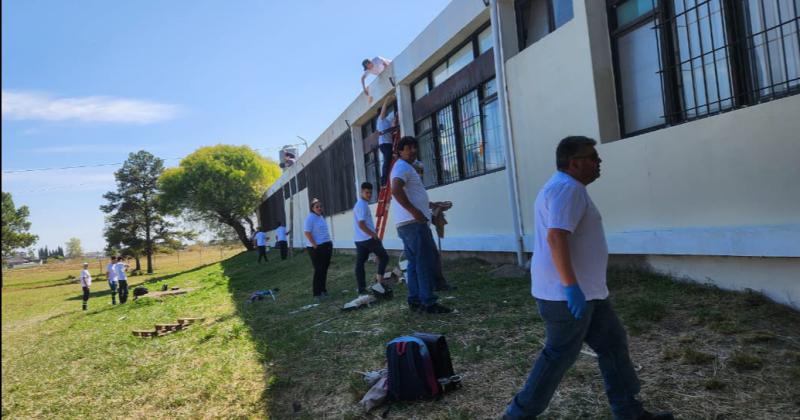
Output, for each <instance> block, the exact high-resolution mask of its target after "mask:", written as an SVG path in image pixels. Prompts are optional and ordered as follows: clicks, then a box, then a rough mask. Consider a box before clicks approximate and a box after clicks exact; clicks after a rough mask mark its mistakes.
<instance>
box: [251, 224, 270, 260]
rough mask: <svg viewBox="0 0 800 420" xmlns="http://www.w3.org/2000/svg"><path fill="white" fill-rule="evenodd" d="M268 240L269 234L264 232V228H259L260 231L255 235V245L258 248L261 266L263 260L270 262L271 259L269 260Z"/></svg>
mask: <svg viewBox="0 0 800 420" xmlns="http://www.w3.org/2000/svg"><path fill="white" fill-rule="evenodd" d="M267 239H268V238H267V233H266V232H264V228H263V227H261V226H259V227H258V231H257V232H256V234H255V235H253V244H254V245H255V246H256V247H257V248H258V263H259V264H261V258H264V262H269V258H267Z"/></svg>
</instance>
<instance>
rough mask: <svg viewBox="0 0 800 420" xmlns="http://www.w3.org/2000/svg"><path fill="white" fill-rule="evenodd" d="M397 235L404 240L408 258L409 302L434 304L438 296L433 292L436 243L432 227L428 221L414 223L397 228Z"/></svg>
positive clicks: (426, 304) (425, 304)
mask: <svg viewBox="0 0 800 420" xmlns="http://www.w3.org/2000/svg"><path fill="white" fill-rule="evenodd" d="M397 235H398V236H400V239H402V240H403V249H404V252H405V254H406V259H407V260H408V267H406V282H407V283H408V303H409V304H410V305H411V304H422V305H424V306H430V305H433V304H434V303H436V299H438V297H437V296H436V295H435V294H434V293H433V286H434V285H435V284H436V245H435V244H434V243H433V235H432V234H431V229H430V227H428V224H427V223H412V224H410V225H405V226H401V227H399V228H397Z"/></svg>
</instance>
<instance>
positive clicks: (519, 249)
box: [489, 0, 525, 267]
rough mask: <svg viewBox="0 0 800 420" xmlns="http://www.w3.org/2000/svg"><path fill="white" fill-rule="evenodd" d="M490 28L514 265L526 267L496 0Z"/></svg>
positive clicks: (498, 10)
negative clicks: (515, 255)
mask: <svg viewBox="0 0 800 420" xmlns="http://www.w3.org/2000/svg"><path fill="white" fill-rule="evenodd" d="M489 7H490V12H491V24H492V42H493V43H494V73H495V78H496V79H497V102H498V104H499V107H500V116H501V117H500V126H501V127H500V132H501V133H503V137H505V143H506V148H505V149H506V150H505V159H506V176H507V177H508V201H509V205H510V206H511V222H512V223H513V225H514V242H515V246H516V253H517V265H519V266H520V267H524V266H525V254H524V251H525V245H524V243H523V240H522V234H523V230H522V222H521V220H520V214H521V210H520V205H519V185H518V184H517V160H516V155H515V154H514V142H513V141H512V136H511V115H510V114H509V112H508V96H507V95H506V89H507V86H506V72H505V69H506V63H505V57H503V41H502V36H501V32H500V5H499V4H498V0H491V1H490V3H489Z"/></svg>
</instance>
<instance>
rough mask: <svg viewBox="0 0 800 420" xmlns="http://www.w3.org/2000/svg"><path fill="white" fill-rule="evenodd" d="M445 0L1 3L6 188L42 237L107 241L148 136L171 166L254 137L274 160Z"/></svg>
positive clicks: (333, 113) (54, 241)
mask: <svg viewBox="0 0 800 420" xmlns="http://www.w3.org/2000/svg"><path fill="white" fill-rule="evenodd" d="M447 3H448V1H446V0H403V1H400V2H382V1H350V0H348V1H334V0H329V1H293V2H285V1H283V2H279V1H254V0H253V1H251V0H242V1H226V2H223V1H190V0H175V1H100V0H97V1H88V0H73V1H68V2H66V1H56V0H40V1H26V0H4V1H3V2H2V60H3V71H2V90H3V92H2V96H3V107H2V108H3V123H2V166H3V177H2V189H3V191H7V192H11V193H12V194H13V197H14V201H15V203H16V204H17V205H18V206H19V205H22V204H24V205H27V206H28V207H29V208H30V210H31V217H30V221H31V222H32V224H33V226H32V229H31V230H32V232H33V233H35V234H37V235H39V242H38V243H37V244H36V245H35V246H36V247H40V246H44V245H47V246H49V247H51V248H52V247H56V246H58V245H63V244H64V243H65V242H66V241H67V239H69V238H70V237H77V238H80V239H81V241H82V242H83V246H84V249H85V250H100V249H102V248H103V246H104V242H103V238H102V230H103V214H102V213H101V212H100V210H99V209H98V207H99V206H100V205H101V204H102V203H103V199H102V194H103V193H104V192H106V191H109V190H112V189H113V188H114V177H113V173H114V171H115V170H116V169H118V166H102V167H88V168H80V169H70V170H49V171H33V172H15V173H11V172H9V171H13V170H19V169H30V168H51V167H65V166H78V165H87V164H88V165H92V164H103V163H114V162H122V161H124V160H125V159H126V158H127V156H128V154H129V153H131V152H135V151H138V150H142V149H143V150H147V151H149V152H151V153H153V154H155V155H156V156H159V157H161V158H164V159H165V160H166V164H167V165H168V166H174V165H177V163H178V160H177V159H176V158H179V157H182V156H185V155H186V154H188V153H191V152H192V151H194V150H195V149H197V148H198V147H201V146H205V145H212V144H217V143H228V144H247V145H250V146H252V147H253V148H258V149H260V150H261V152H262V154H264V155H265V156H267V157H271V158H276V156H277V149H278V148H279V147H280V146H282V145H284V144H289V143H296V142H297V141H298V140H297V137H296V136H298V135H299V136H302V137H304V138H306V139H308V140H309V141H312V140H313V139H315V138H316V137H317V136H318V135H319V134H320V133H321V132H322V131H323V130H324V129H325V128H327V126H328V125H329V124H330V123H331V122H332V121H333V120H334V119H335V118H336V117H337V116H338V115H339V114H340V113H341V112H342V111H343V110H344V108H345V107H346V106H347V105H348V104H349V103H350V102H351V101H352V100H353V99H354V98H355V97H356V96H357V95H358V94H359V91H360V85H359V78H360V76H361V67H360V62H361V60H362V59H363V58H367V57H373V56H375V55H382V56H384V57H387V58H393V57H394V56H396V55H397V54H399V53H400V52H401V51H402V50H403V49H404V48H405V47H406V46H407V45H408V44H409V43H410V42H411V41H412V40H413V39H414V38H415V37H416V36H417V34H419V33H420V32H421V31H422V30H423V29H424V28H425V27H426V26H427V25H428V24H429V23H430V22H431V21H432V20H433V18H434V17H435V16H436V15H437V14H438V13H439V12H441V10H442V9H443V8H444V7H445V6H446V4H447Z"/></svg>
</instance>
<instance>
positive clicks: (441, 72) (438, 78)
mask: <svg viewBox="0 0 800 420" xmlns="http://www.w3.org/2000/svg"><path fill="white" fill-rule="evenodd" d="M448 77H450V75H449V74H448V73H447V62H444V63H442V64H441V65H440V66H439V67H436V68H435V69H433V87H436V86H439V85H441V84H442V82H444V81H445V80H447V78H448Z"/></svg>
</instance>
